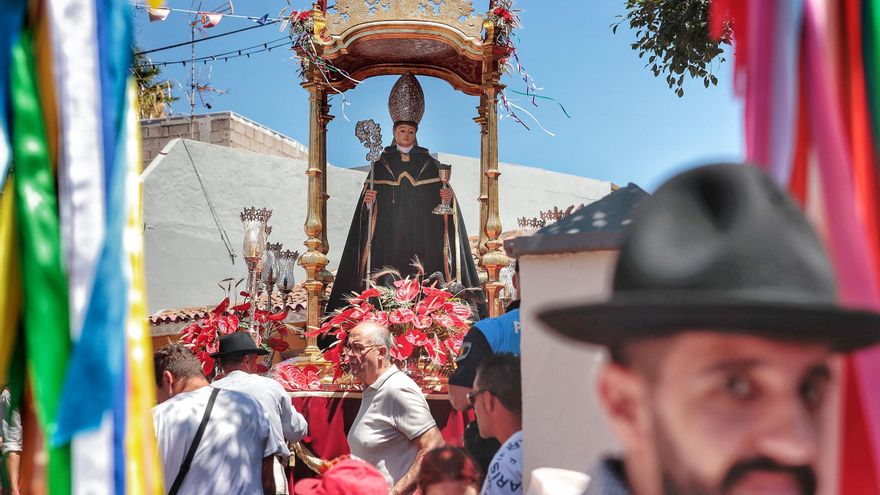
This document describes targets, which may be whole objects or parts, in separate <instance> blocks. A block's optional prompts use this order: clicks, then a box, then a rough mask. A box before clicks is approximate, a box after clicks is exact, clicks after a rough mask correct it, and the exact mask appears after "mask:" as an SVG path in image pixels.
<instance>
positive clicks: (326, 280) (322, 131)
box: [318, 93, 333, 316]
mask: <svg viewBox="0 0 880 495" xmlns="http://www.w3.org/2000/svg"><path fill="white" fill-rule="evenodd" d="M331 120H333V116H332V115H330V104H329V103H327V93H323V94H322V98H321V122H320V126H319V134H318V139H319V143H320V146H319V152H320V157H319V159H318V164H319V165H320V168H321V191H320V192H319V196H318V206H319V208H320V209H321V225H322V227H323V228H322V229H321V253H322V254H324V256H325V257H326V255H327V253H328V252H329V251H330V243H329V242H328V241H327V200H328V199H330V194H328V193H327V124H329V123H330V121H331ZM320 280H321V282H322V283H323V284H324V286H323V287H322V290H321V294H320V298H319V301H320V307H321V309H322V311H323V308H324V306H325V305H326V304H327V298H326V297H325V296H326V290H323V289H326V287H327V285H328V284H330V283H332V282H333V274H332V273H330V271H329V270H327V268H326V265H325V267H324V269H323V270H321V277H320ZM321 316H323V315H321Z"/></svg>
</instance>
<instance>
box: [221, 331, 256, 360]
mask: <svg viewBox="0 0 880 495" xmlns="http://www.w3.org/2000/svg"><path fill="white" fill-rule="evenodd" d="M242 354H258V355H260V356H265V355H266V354H269V351H267V350H266V349H263V348H262V347H257V344H255V343H254V339H253V338H252V337H251V334H249V333H247V332H232V333H228V334H226V335H221V336H220V346H219V349H218V351H217V352H214V353H212V354H211V357H212V358H214V359H217V358H224V357H229V356H240V355H242Z"/></svg>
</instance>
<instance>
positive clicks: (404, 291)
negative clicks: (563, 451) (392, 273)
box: [394, 277, 421, 303]
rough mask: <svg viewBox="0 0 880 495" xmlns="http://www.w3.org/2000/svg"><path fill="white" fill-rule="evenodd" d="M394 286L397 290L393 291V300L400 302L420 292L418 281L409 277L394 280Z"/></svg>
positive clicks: (414, 296)
mask: <svg viewBox="0 0 880 495" xmlns="http://www.w3.org/2000/svg"><path fill="white" fill-rule="evenodd" d="M394 286H395V287H397V290H396V291H395V292H394V300H395V301H397V302H401V303H402V302H407V301H412V300H413V299H415V298H416V296H418V295H419V292H421V284H420V283H419V281H418V280H415V279H410V278H409V277H407V278H405V279H404V280H395V281H394Z"/></svg>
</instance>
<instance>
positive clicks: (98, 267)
mask: <svg viewBox="0 0 880 495" xmlns="http://www.w3.org/2000/svg"><path fill="white" fill-rule="evenodd" d="M2 3H3V6H4V15H3V16H0V33H3V34H2V36H0V187H2V193H0V383H7V384H8V385H9V388H10V391H11V393H12V400H13V405H14V406H15V407H18V408H19V409H20V410H21V411H22V415H23V422H24V423H25V424H29V425H33V428H31V429H30V431H27V432H25V434H26V435H28V436H29V438H31V439H32V440H33V441H34V442H36V443H35V444H34V445H31V447H32V448H30V449H28V450H26V451H25V452H24V453H23V454H24V458H23V459H22V464H23V468H24V469H23V479H22V484H23V485H24V486H27V487H29V488H31V492H30V493H45V492H48V493H52V494H53V495H54V494H62V495H64V494H68V493H116V494H122V493H143V494H160V493H164V491H163V489H162V486H161V479H162V476H161V469H160V466H159V463H158V459H157V457H156V449H155V445H154V442H155V440H154V438H153V435H152V433H151V432H152V417H151V412H150V411H151V408H152V406H153V405H154V404H155V385H154V383H153V381H154V378H153V371H152V361H150V360H149V359H148V358H149V356H150V355H151V354H152V349H151V348H150V341H149V337H148V329H147V327H146V325H147V320H146V316H147V315H146V303H145V301H144V296H145V293H146V291H145V288H144V277H143V265H142V260H143V249H142V246H143V241H142V237H141V232H142V225H143V222H142V220H141V203H140V201H141V194H140V183H139V177H138V174H139V171H140V164H141V159H140V136H139V123H138V120H137V118H136V115H137V112H136V111H135V110H136V109H135V104H136V103H135V102H136V98H135V90H134V82H133V80H131V77H130V67H131V62H132V52H131V46H132V33H133V29H132V18H131V13H130V11H129V6H128V4H127V3H126V2H122V1H109V2H108V1H101V2H98V1H95V0H54V1H52V2H46V3H45V4H44V8H43V9H37V10H34V12H36V15H31V16H26V15H25V10H26V8H27V1H25V0H2ZM156 6H158V5H156ZM7 115H8V116H10V118H11V120H10V121H6V120H5V117H6V116H7ZM86 389H87V390H88V393H85V390H86ZM41 490H42V491H41Z"/></svg>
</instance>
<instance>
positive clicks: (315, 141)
mask: <svg viewBox="0 0 880 495" xmlns="http://www.w3.org/2000/svg"><path fill="white" fill-rule="evenodd" d="M311 70H312V71H314V70H316V69H314V68H312V69H311ZM309 76H310V77H309V78H308V80H307V82H305V83H303V87H304V88H305V89H306V91H308V92H309V168H308V169H307V170H306V175H307V176H308V181H309V188H308V201H309V205H308V212H307V214H306V223H305V228H304V230H305V233H306V237H307V239H306V241H305V242H304V244H305V246H306V248H308V250H307V251H306V252H305V254H303V255H302V256H300V258H299V264H300V265H301V266H302V267H303V268H304V269H305V270H306V281H305V283H304V284H303V285H304V286H305V288H306V293H307V299H306V331H307V332H309V331H313V330H315V329H317V328H318V327H319V324H320V321H321V309H322V308H321V301H320V299H321V289H323V287H324V283H323V282H322V281H321V272H322V271H323V270H324V267H325V266H327V256H325V255H324V252H323V251H322V250H323V243H322V241H321V239H322V238H323V230H324V224H323V219H322V216H321V204H322V201H321V191H322V189H321V184H322V180H323V178H322V176H323V175H324V172H325V170H326V163H325V164H324V166H323V167H322V165H321V139H322V137H321V136H322V134H324V131H323V129H324V126H323V124H322V114H323V113H324V106H325V104H326V94H325V92H324V88H323V87H322V86H321V85H320V84H317V83H316V82H315V80H316V77H318V76H317V75H316V74H314V72H312V73H311V74H309ZM304 353H305V355H306V357H307V358H308V360H309V361H317V360H318V359H319V358H320V350H319V349H318V339H317V337H308V340H307V342H306V349H305V351H304Z"/></svg>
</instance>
